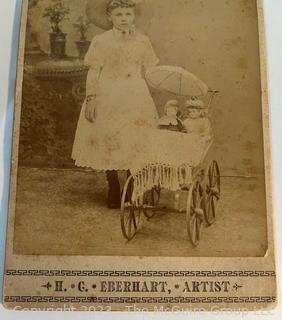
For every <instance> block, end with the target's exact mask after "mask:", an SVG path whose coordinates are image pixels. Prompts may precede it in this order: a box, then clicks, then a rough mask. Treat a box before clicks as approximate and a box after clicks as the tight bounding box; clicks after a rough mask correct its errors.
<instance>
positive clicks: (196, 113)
mask: <svg viewBox="0 0 282 320" xmlns="http://www.w3.org/2000/svg"><path fill="white" fill-rule="evenodd" d="M201 112H202V111H201V109H196V108H195V109H193V108H191V109H188V116H189V118H191V119H198V118H200V117H201Z"/></svg>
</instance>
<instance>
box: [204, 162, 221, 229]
mask: <svg viewBox="0 0 282 320" xmlns="http://www.w3.org/2000/svg"><path fill="white" fill-rule="evenodd" d="M203 188H204V204H205V206H204V209H205V210H204V213H205V220H206V223H207V224H208V225H209V226H210V225H212V224H213V223H214V222H215V217H216V207H217V203H218V201H219V199H220V171H219V166H218V163H217V162H216V161H215V160H213V161H211V162H210V164H209V165H208V167H207V169H206V171H205V180H204V185H203Z"/></svg>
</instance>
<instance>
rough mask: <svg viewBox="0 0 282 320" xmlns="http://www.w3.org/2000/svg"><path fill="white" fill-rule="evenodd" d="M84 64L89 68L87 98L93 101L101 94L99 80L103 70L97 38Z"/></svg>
mask: <svg viewBox="0 0 282 320" xmlns="http://www.w3.org/2000/svg"><path fill="white" fill-rule="evenodd" d="M84 63H85V64H86V65H88V66H89V71H88V74H87V80H86V97H87V99H88V100H90V99H93V98H95V97H96V95H97V94H98V92H99V78H100V75H101V72H102V70H103V60H102V54H101V49H100V47H99V41H98V38H97V36H96V37H95V38H94V39H93V41H92V43H91V45H90V48H89V50H88V52H87V54H86V56H85V59H84Z"/></svg>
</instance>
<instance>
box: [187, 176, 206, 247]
mask: <svg viewBox="0 0 282 320" xmlns="http://www.w3.org/2000/svg"><path fill="white" fill-rule="evenodd" d="M203 200H204V199H203V189H202V186H201V184H200V183H199V182H198V181H195V182H193V183H192V185H191V186H190V189H189V193H188V199H187V210H186V222H187V231H188V235H189V237H190V239H191V242H192V244H193V245H194V246H195V247H196V246H197V245H198V244H199V242H200V239H201V233H202V228H203V221H204V209H203V206H204V202H203Z"/></svg>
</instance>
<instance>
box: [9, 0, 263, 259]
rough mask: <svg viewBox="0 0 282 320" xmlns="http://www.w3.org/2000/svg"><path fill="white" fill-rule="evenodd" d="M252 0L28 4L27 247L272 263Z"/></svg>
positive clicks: (23, 240)
mask: <svg viewBox="0 0 282 320" xmlns="http://www.w3.org/2000/svg"><path fill="white" fill-rule="evenodd" d="M258 37H259V35H258V14H257V4H256V1H255V0H251V1H244V0H240V1H223V0H215V1H192V0H175V1H170V0H154V1H152V0H112V1H109V0H83V1H75V0H44V1H43V0H32V1H29V4H28V16H27V26H26V39H25V47H24V66H23V68H24V71H23V82H22V103H21V111H20V112H21V114H20V121H19V147H18V170H17V185H16V190H17V191H16V204H15V224H14V240H13V251H14V253H15V254H19V255H89V256H167V257H263V256H264V255H265V254H266V252H267V249H268V248H267V212H266V192H265V164H264V145H263V115H262V100H261V93H262V92H261V73H260V51H259V39H258Z"/></svg>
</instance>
